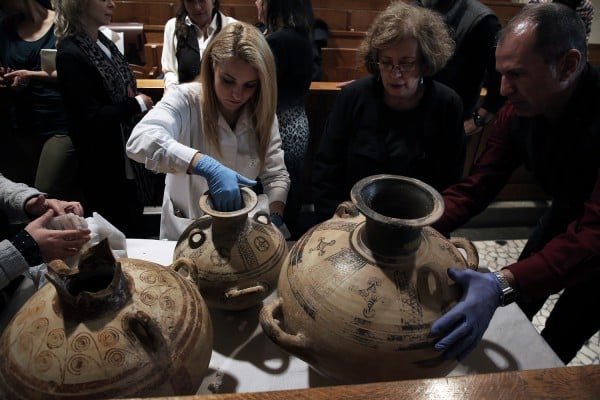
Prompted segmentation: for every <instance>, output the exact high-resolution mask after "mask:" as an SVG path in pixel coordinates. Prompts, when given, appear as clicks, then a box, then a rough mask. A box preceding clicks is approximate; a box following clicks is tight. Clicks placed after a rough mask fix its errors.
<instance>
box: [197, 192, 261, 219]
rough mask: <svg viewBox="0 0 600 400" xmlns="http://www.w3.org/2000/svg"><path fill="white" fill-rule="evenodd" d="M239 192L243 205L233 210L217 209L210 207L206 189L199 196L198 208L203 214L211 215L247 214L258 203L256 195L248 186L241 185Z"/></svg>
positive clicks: (230, 215) (231, 215)
mask: <svg viewBox="0 0 600 400" xmlns="http://www.w3.org/2000/svg"><path fill="white" fill-rule="evenodd" d="M240 192H241V196H242V203H243V204H244V206H243V207H242V208H240V209H239V210H235V211H218V210H215V209H214V208H213V207H212V202H211V201H210V195H209V192H208V191H206V192H205V193H204V194H203V195H202V196H200V200H199V201H198V203H199V206H200V209H201V210H202V211H203V212H204V214H208V215H210V216H212V217H217V218H219V217H221V218H222V217H236V216H242V215H247V214H248V213H249V212H250V211H252V209H254V207H256V205H257V204H258V196H257V195H256V193H255V192H254V190H252V189H251V188H249V187H246V186H241V187H240Z"/></svg>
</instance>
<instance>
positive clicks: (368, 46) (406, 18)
mask: <svg viewBox="0 0 600 400" xmlns="http://www.w3.org/2000/svg"><path fill="white" fill-rule="evenodd" d="M408 37H412V38H415V39H416V40H417V43H418V44H419V52H420V55H421V60H422V62H423V75H424V76H432V75H434V74H435V73H436V72H438V71H439V70H440V69H442V68H443V67H444V65H446V63H447V62H448V60H449V59H450V57H451V56H452V53H453V52H454V40H453V39H452V38H451V37H450V34H449V32H448V29H447V28H446V24H445V23H444V20H443V19H442V17H441V16H440V15H439V14H438V13H436V12H434V11H431V10H429V9H427V8H423V7H419V6H417V5H412V4H407V3H405V2H403V1H394V2H392V3H391V4H390V5H389V6H388V7H387V8H386V9H385V10H383V11H382V12H381V13H380V14H379V15H378V16H377V17H376V18H375V20H374V21H373V23H372V24H371V26H370V27H369V30H368V31H367V34H366V36H365V39H364V40H363V41H362V43H361V44H360V47H359V49H358V57H359V60H362V61H363V62H364V64H365V67H366V68H367V71H369V72H370V73H372V74H379V69H378V68H377V64H376V63H377V62H378V61H379V52H380V51H381V50H383V49H387V48H389V47H391V46H393V45H395V44H396V43H398V42H399V41H400V40H402V39H405V38H408Z"/></svg>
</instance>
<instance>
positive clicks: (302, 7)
mask: <svg viewBox="0 0 600 400" xmlns="http://www.w3.org/2000/svg"><path fill="white" fill-rule="evenodd" d="M256 7H257V9H258V20H259V22H261V23H263V24H264V27H265V30H264V32H265V34H266V38H267V42H268V43H269V46H270V47H271V51H272V52H273V56H274V57H275V64H276V66H277V120H278V122H279V133H280V135H281V141H282V146H281V147H282V148H283V152H284V159H285V166H286V168H287V170H288V173H289V174H290V180H291V187H290V191H289V193H288V196H287V202H286V205H285V217H284V218H283V220H284V222H285V224H286V225H287V227H288V228H289V230H290V231H291V233H292V237H297V232H296V222H297V221H296V220H297V218H298V214H299V212H300V207H301V205H302V184H303V178H304V164H305V163H304V159H305V157H306V152H307V150H308V139H309V137H310V132H309V125H308V118H307V116H306V109H305V106H304V104H305V102H306V96H307V95H308V90H309V89H310V83H311V78H312V68H313V42H312V36H311V30H312V25H311V21H312V19H311V15H312V10H311V12H309V10H308V9H307V5H306V2H305V0H256Z"/></svg>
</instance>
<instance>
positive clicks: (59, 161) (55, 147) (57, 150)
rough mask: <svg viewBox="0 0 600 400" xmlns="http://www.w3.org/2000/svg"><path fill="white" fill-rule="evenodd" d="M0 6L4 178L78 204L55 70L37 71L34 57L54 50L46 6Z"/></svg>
mask: <svg viewBox="0 0 600 400" xmlns="http://www.w3.org/2000/svg"><path fill="white" fill-rule="evenodd" d="M2 5H3V7H4V11H6V12H7V13H8V15H7V16H6V17H5V18H4V19H3V20H2V22H1V23H0V84H4V85H6V86H8V88H9V89H10V90H9V93H10V100H11V102H10V103H11V109H10V111H11V117H12V118H11V124H12V129H11V131H12V132H11V136H10V139H11V143H12V144H10V145H9V144H8V143H7V142H4V144H3V146H5V148H4V150H5V151H6V152H7V154H6V155H5V156H2V158H4V159H5V160H12V161H10V162H8V163H10V164H12V165H7V166H6V169H5V170H4V172H5V173H7V174H8V175H9V176H10V177H11V178H13V179H15V180H18V181H21V182H24V183H27V184H28V185H34V186H36V187H37V188H38V189H39V190H41V191H42V192H45V193H48V194H49V195H50V196H52V197H68V198H79V194H80V193H79V190H78V185H77V183H76V181H75V174H74V172H75V170H76V165H77V163H76V157H75V150H74V148H73V143H72V142H71V138H70V137H69V136H68V128H67V118H66V114H65V111H64V106H63V102H62V98H61V95H60V91H59V89H58V82H57V76H56V70H55V68H54V66H53V65H52V63H48V64H47V65H46V64H45V63H44V65H43V63H42V58H41V56H40V53H41V52H42V50H46V49H55V48H56V46H55V42H56V38H55V36H54V15H55V14H54V11H53V10H51V7H50V4H49V1H48V0H4V1H3V2H2ZM50 59H52V57H50ZM50 61H51V60H50ZM7 139H8V137H7ZM8 163H7V164H8Z"/></svg>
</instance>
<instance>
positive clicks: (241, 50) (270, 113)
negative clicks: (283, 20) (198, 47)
mask: <svg viewBox="0 0 600 400" xmlns="http://www.w3.org/2000/svg"><path fill="white" fill-rule="evenodd" d="M232 58H237V59H240V60H244V61H246V62H247V63H248V64H250V65H251V66H252V67H254V68H256V70H257V72H258V78H259V81H260V83H259V85H258V88H257V90H256V92H255V93H254V95H253V96H252V98H250V99H249V100H248V104H247V106H248V107H250V108H251V110H253V113H252V122H253V124H254V130H255V131H256V134H257V136H258V142H259V150H258V152H259V157H260V162H261V165H262V164H264V161H265V158H266V154H267V149H268V146H269V142H270V140H271V128H272V126H273V123H274V122H275V109H276V106H277V80H276V79H275V78H276V76H277V75H276V70H275V60H274V58H273V53H271V49H270V47H269V44H268V43H267V41H266V39H265V38H264V36H263V34H262V33H261V32H260V31H259V30H258V29H257V28H256V27H254V26H253V25H250V24H247V23H244V22H234V23H231V24H228V25H226V26H225V27H223V29H222V30H221V32H219V34H218V35H217V36H216V37H215V38H214V39H213V40H212V41H211V42H210V44H209V45H208V47H207V48H206V50H205V52H204V56H203V57H202V66H201V72H200V78H199V79H200V82H201V83H202V102H201V104H202V105H201V107H202V128H203V132H204V134H205V135H206V137H207V138H208V141H209V143H210V144H211V145H212V146H214V147H215V148H216V149H217V150H218V151H219V152H220V146H219V139H218V138H219V135H218V126H217V121H218V115H219V114H218V104H219V100H218V99H217V95H216V91H215V79H214V75H215V67H216V66H217V65H218V64H219V63H222V62H225V61H228V60H231V59H232Z"/></svg>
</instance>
